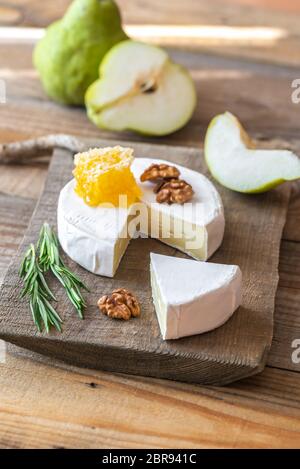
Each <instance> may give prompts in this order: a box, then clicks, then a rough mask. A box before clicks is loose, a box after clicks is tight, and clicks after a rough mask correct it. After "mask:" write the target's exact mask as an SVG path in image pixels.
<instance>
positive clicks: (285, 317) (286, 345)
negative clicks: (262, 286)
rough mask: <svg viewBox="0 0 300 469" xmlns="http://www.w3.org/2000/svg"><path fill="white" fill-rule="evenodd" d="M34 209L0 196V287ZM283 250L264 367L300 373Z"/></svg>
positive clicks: (299, 323) (287, 251) (293, 291)
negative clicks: (296, 361)
mask: <svg viewBox="0 0 300 469" xmlns="http://www.w3.org/2000/svg"><path fill="white" fill-rule="evenodd" d="M34 206H35V201H34V200H32V199H27V198H21V197H12V196H7V195H4V194H0V233H1V237H0V284H1V283H2V279H3V278H4V274H5V272H6V270H7V267H8V264H9V262H10V260H11V259H12V258H13V256H14V255H15V253H16V251H17V248H18V246H19V244H20V242H21V240H22V237H23V235H24V233H25V230H26V228H27V226H28V222H29V219H30V216H31V214H32V211H33V208H34ZM282 247H283V249H281V251H280V270H279V274H280V284H282V283H283V285H284V286H279V288H278V290H277V295H276V307H275V318H274V336H273V340H272V346H271V350H270V353H269V356H268V360H267V364H268V365H269V366H272V367H278V368H284V369H287V370H294V371H298V372H299V371H300V368H299V367H300V365H299V363H293V361H292V352H293V351H294V349H293V348H292V343H293V341H294V340H295V339H298V338H300V317H299V304H300V289H299V288H293V287H292V288H291V287H290V283H289V277H287V272H295V269H297V267H298V265H299V259H298V257H297V256H293V252H294V248H295V245H294V244H292V245H290V244H288V243H287V242H285V241H284V242H283V243H282ZM296 250H297V246H296ZM289 259H290V261H289ZM287 263H288V264H289V267H288V269H287V268H285V273H284V270H283V269H284V267H283V266H284V265H287ZM281 279H282V280H281ZM294 279H295V276H294ZM294 282H295V280H294ZM294 284H295V283H294ZM296 286H297V284H296ZM29 356H30V355H29Z"/></svg>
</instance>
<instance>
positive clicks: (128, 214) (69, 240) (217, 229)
mask: <svg viewBox="0 0 300 469" xmlns="http://www.w3.org/2000/svg"><path fill="white" fill-rule="evenodd" d="M161 162H163V160H153V159H147V158H136V159H135V160H134V161H133V163H132V166H131V169H132V172H133V174H134V176H135V179H136V181H137V184H138V186H139V187H140V189H141V191H142V197H141V203H138V204H133V205H132V206H130V207H129V208H121V207H112V206H107V207H105V206H102V205H101V206H98V207H91V206H89V205H87V204H85V203H84V201H83V200H82V199H81V198H80V197H79V196H78V195H77V194H76V193H75V191H74V189H75V180H72V181H70V182H69V183H68V184H67V185H66V186H65V187H64V188H63V189H62V191H61V193H60V196H59V202H58V213H57V222H58V237H59V241H60V244H61V246H62V248H63V250H64V251H65V252H66V254H68V256H69V257H71V259H73V260H74V261H75V262H77V263H78V264H79V265H81V266H82V267H84V268H86V269H87V270H89V271H91V272H93V273H95V274H98V275H104V276H107V277H113V276H114V274H115V272H116V270H117V268H118V265H119V263H120V260H121V258H122V256H123V254H124V252H125V251H126V248H127V246H128V243H129V239H130V236H129V235H128V223H129V221H130V222H131V221H132V222H134V219H135V218H136V219H137V223H136V224H137V228H138V230H139V231H140V232H141V233H144V234H146V235H149V236H152V237H153V238H157V239H160V240H161V241H162V242H164V243H166V244H168V245H171V246H173V247H175V248H177V249H179V250H181V251H183V252H185V253H187V254H188V255H190V256H191V257H194V258H196V259H201V260H206V259H207V258H208V257H209V256H211V255H212V254H213V253H214V251H215V250H216V249H217V248H218V247H219V246H220V244H221V242H222V239H223V235H224V226H225V220H224V213H223V206H222V201H221V199H220V196H219V194H218V192H217V190H216V189H215V187H214V186H213V184H212V183H211V182H210V181H209V180H208V179H207V178H206V177H205V176H203V175H202V174H200V173H197V172H195V171H192V170H189V169H187V168H184V167H181V166H179V165H176V167H177V168H178V169H179V170H180V172H181V174H180V177H181V178H182V179H185V180H186V181H187V182H188V183H190V184H191V185H192V187H193V190H194V192H195V195H194V197H193V199H192V200H191V202H189V203H186V204H183V205H179V204H173V205H167V204H158V203H156V200H155V198H156V195H155V194H154V193H153V187H154V184H152V183H150V182H146V183H141V182H140V175H141V174H142V173H143V172H144V170H145V169H146V168H148V167H149V166H150V165H151V164H153V163H161ZM132 226H134V223H133V225H132ZM130 234H131V235H132V234H134V233H132V228H131V229H130Z"/></svg>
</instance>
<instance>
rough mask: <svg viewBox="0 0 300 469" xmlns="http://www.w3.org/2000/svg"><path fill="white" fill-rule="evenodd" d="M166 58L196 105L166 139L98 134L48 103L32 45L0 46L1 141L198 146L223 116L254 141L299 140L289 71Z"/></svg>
mask: <svg viewBox="0 0 300 469" xmlns="http://www.w3.org/2000/svg"><path fill="white" fill-rule="evenodd" d="M170 52H171V55H172V57H173V58H174V60H176V61H177V62H179V63H180V64H182V65H184V66H186V67H187V68H188V69H189V70H190V71H191V74H192V77H193V78H194V80H195V84H196V89H197V97H198V104H197V108H196V111H195V113H194V116H193V118H192V120H191V121H190V122H189V124H188V125H187V126H186V127H185V128H183V129H182V130H180V131H178V132H176V133H175V134H173V135H170V136H167V137H164V138H151V137H142V136H140V135H136V134H133V133H129V132H118V133H113V132H108V131H104V130H100V129H98V128H96V127H95V126H94V125H93V124H92V123H91V122H89V120H88V118H87V116H86V113H85V111H84V110H83V109H80V108H71V107H65V106H60V105H58V104H56V103H54V102H52V101H50V100H48V99H47V97H46V95H45V94H44V92H43V90H42V88H41V84H40V82H39V79H38V76H37V74H36V72H35V71H34V70H33V69H32V63H31V54H32V45H31V44H19V45H18V47H15V46H14V45H13V44H1V42H0V56H1V68H0V79H3V80H5V82H6V85H7V102H6V104H5V105H0V140H1V141H2V142H4V141H5V140H7V139H8V140H10V141H13V140H18V139H24V138H30V137H34V136H38V135H46V134H49V133H57V132H58V131H59V132H61V133H67V134H75V135H77V136H84V137H91V138H95V139H96V138H99V139H100V138H108V139H118V140H134V141H144V142H145V141H148V142H152V143H153V142H154V143H168V144H172V145H176V144H177V145H189V146H199V145H201V144H202V141H203V138H204V135H205V132H206V128H207V126H208V124H209V122H210V120H211V119H212V118H213V117H214V116H215V115H216V114H218V113H220V112H224V111H225V110H230V111H231V112H232V113H234V114H236V115H237V116H238V117H239V118H240V119H241V121H242V123H243V124H244V126H245V127H246V129H247V130H248V131H249V132H250V133H251V135H252V136H256V135H258V136H261V135H263V136H264V137H265V138H270V139H273V138H275V137H281V138H284V139H285V140H287V141H289V140H291V139H292V138H297V136H298V120H299V119H298V116H299V106H300V105H297V104H293V103H292V101H291V91H292V88H291V83H292V81H293V80H294V79H295V77H296V76H297V74H296V72H295V70H294V69H293V68H290V67H277V66H273V65H267V64H263V65H257V64H253V63H248V62H246V61H244V60H235V59H230V58H223V57H213V56H208V55H207V54H204V53H202V54H200V53H194V52H181V51H175V50H171V51H170ZM4 136H5V138H4Z"/></svg>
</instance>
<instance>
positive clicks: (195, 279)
mask: <svg viewBox="0 0 300 469" xmlns="http://www.w3.org/2000/svg"><path fill="white" fill-rule="evenodd" d="M150 272H151V287H152V295H153V302H154V307H155V310H156V314H157V319H158V322H159V326H160V330H161V334H162V337H163V339H178V338H179V337H184V336H190V335H195V334H201V333H202V332H207V331H210V330H212V329H215V328H217V327H219V326H221V325H222V324H224V323H225V322H226V321H227V320H228V319H229V318H230V317H231V315H232V314H233V313H234V311H235V310H236V309H237V308H238V307H239V305H240V304H241V296H242V274H241V271H240V269H239V267H238V266H235V265H223V264H214V263H207V262H201V261H194V260H190V259H182V258H178V257H169V256H163V255H160V254H154V253H151V264H150Z"/></svg>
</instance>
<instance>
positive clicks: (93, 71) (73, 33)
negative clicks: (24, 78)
mask: <svg viewBox="0 0 300 469" xmlns="http://www.w3.org/2000/svg"><path fill="white" fill-rule="evenodd" d="M124 39H127V36H126V34H125V32H124V31H123V29H122V23H121V16H120V12H119V9H118V6H117V5H116V3H115V2H114V1H113V0H74V1H73V3H72V4H71V5H70V7H69V9H68V10H67V12H66V14H65V16H64V17H63V18H62V19H61V20H58V21H56V22H54V23H52V24H51V25H50V26H49V27H48V28H47V30H46V34H45V36H44V37H43V38H42V39H41V40H40V41H39V43H38V44H37V45H36V48H35V50H34V55H33V61H34V65H35V67H36V68H37V70H38V72H39V74H40V77H41V81H42V84H43V87H44V89H45V91H46V93H47V94H48V96H50V97H51V98H52V99H54V100H55V101H58V102H60V103H63V104H73V105H82V104H84V95H85V91H86V90H87V88H88V87H89V85H90V84H91V83H93V82H94V81H95V80H96V79H97V78H98V69H99V64H100V63H101V61H102V58H103V57H104V55H105V54H106V52H107V51H108V50H109V49H110V48H111V47H112V46H114V45H115V44H117V43H118V42H120V41H123V40H124Z"/></svg>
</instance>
